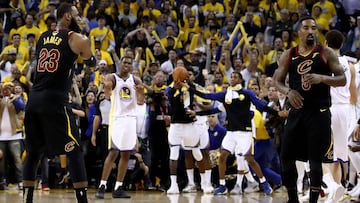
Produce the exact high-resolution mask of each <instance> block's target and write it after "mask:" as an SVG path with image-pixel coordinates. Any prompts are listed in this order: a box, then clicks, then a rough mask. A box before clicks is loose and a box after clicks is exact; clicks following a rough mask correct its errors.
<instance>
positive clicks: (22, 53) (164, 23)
mask: <svg viewBox="0 0 360 203" xmlns="http://www.w3.org/2000/svg"><path fill="white" fill-rule="evenodd" d="M61 1H62V0H41V1H37V0H1V1H0V37H1V39H2V41H1V43H0V50H2V51H1V54H0V58H1V61H0V79H1V82H2V84H6V86H4V85H2V87H9V86H10V87H11V88H12V91H13V93H12V94H14V95H17V96H21V97H22V99H23V101H24V103H25V104H26V100H27V93H28V92H29V90H30V89H31V85H32V83H31V79H32V70H33V68H34V63H33V62H34V60H35V56H36V52H35V49H36V43H37V40H38V39H39V36H40V35H41V33H42V32H44V31H46V30H48V29H55V28H56V8H57V6H58V5H59V3H60V2H61ZM73 3H74V5H76V6H77V8H78V10H79V12H80V15H81V16H80V17H79V18H78V19H77V20H78V24H79V25H80V27H81V30H78V31H79V32H81V33H83V34H84V35H86V36H88V37H89V38H90V40H91V43H92V51H93V54H94V56H95V57H96V59H97V64H98V65H97V67H96V68H95V69H92V68H88V67H86V66H85V65H84V64H83V61H82V60H81V59H79V60H77V63H76V64H74V65H75V70H76V74H75V76H74V79H73V81H74V83H73V90H72V92H70V100H71V102H72V103H75V104H74V109H78V110H80V111H83V112H84V114H82V113H79V114H78V115H80V116H79V118H78V121H79V122H78V125H79V130H80V134H81V139H82V145H83V149H84V158H85V160H86V166H87V170H88V177H89V182H90V184H91V185H93V186H97V185H98V184H99V178H100V175H101V168H102V164H103V163H104V159H105V157H106V153H107V148H106V140H107V138H106V137H105V136H100V135H104V133H103V132H102V131H101V129H102V125H107V124H106V123H104V122H100V123H99V126H97V127H96V128H95V129H93V123H94V120H96V119H94V118H96V116H99V115H100V114H102V113H103V112H101V113H100V112H99V111H104V109H103V108H101V107H102V104H103V102H102V99H103V97H104V95H103V94H102V93H103V81H104V77H105V75H106V74H108V73H112V72H116V71H118V70H119V69H120V68H121V67H120V60H119V59H121V58H122V57H123V56H130V57H132V58H133V74H134V75H137V76H139V77H140V78H142V80H143V82H144V84H145V86H146V92H147V94H148V98H147V104H146V105H147V107H146V109H147V113H144V115H143V116H147V117H146V119H144V123H143V124H141V125H138V127H139V129H138V137H139V141H140V147H139V149H138V152H139V153H141V154H142V158H143V159H144V162H145V163H146V165H147V167H148V168H147V167H143V168H142V169H143V170H144V171H145V172H146V173H143V174H144V175H146V177H145V178H144V181H143V183H144V184H143V185H142V186H143V187H145V188H149V187H150V186H158V187H159V188H163V189H164V188H166V187H167V186H168V184H169V169H168V161H169V160H168V159H169V157H168V154H169V152H168V149H167V146H166V145H167V127H168V125H169V123H168V121H167V119H165V118H164V116H169V115H170V112H169V109H170V108H168V104H167V102H166V98H164V97H163V94H162V92H163V91H164V90H165V88H166V87H167V86H168V85H170V84H171V82H172V75H171V74H172V72H173V70H174V68H175V67H177V66H184V67H186V68H188V69H191V70H192V72H193V73H194V76H195V83H197V84H198V85H200V86H203V87H204V89H206V90H207V91H209V92H218V91H222V90H225V89H226V88H227V87H228V86H229V79H230V75H231V73H232V72H233V71H238V72H241V74H242V76H243V78H244V80H245V88H249V89H251V90H253V91H255V93H256V95H257V96H258V97H259V98H260V99H263V100H266V101H267V102H269V104H270V105H273V106H277V108H279V109H283V108H285V107H284V103H283V100H284V95H282V94H281V93H279V92H278V91H277V90H276V88H275V87H274V85H273V84H272V78H271V77H272V76H273V74H274V72H275V70H276V69H277V61H278V59H279V57H280V55H281V54H282V52H283V51H284V50H286V49H288V48H290V47H293V46H296V45H297V42H298V38H297V32H296V31H297V27H298V20H299V19H300V18H301V17H303V16H312V17H314V18H315V19H316V23H317V26H318V31H319V32H318V38H317V42H318V43H320V44H321V43H323V42H324V36H325V34H326V32H327V31H329V30H330V29H338V30H340V31H341V32H342V33H344V35H345V36H346V43H345V45H344V46H343V48H342V51H343V52H344V53H348V54H350V53H353V54H352V55H353V56H355V57H356V56H357V57H360V53H359V52H358V50H359V48H360V47H359V40H360V12H358V10H357V9H359V10H360V2H358V1H355V0H353V1H351V0H342V1H341V0H333V1H332V0H320V1H317V0H98V1H90V0H78V1H74V2H73ZM349 5H351V6H349ZM234 30H235V31H234ZM8 82H10V83H8ZM150 104H153V105H155V108H154V112H152V113H154V115H152V114H151V113H150V114H149V111H150V108H148V107H149V106H150ZM104 105H105V104H104ZM75 106H76V107H75ZM98 109H100V110H98ZM19 111H20V110H18V111H17V112H9V113H19ZM105 111H106V110H105ZM4 115H5V113H3V112H1V115H0V118H2V117H4ZM157 116H162V117H163V119H162V120H163V121H164V122H159V119H156V118H157ZM100 117H101V116H100ZM264 118H265V121H267V117H266V116H264ZM151 119H154V120H151ZM0 120H2V122H4V119H0ZM7 120H9V119H7ZM7 120H6V121H7ZM160 120H161V119H160ZM218 120H219V124H220V125H222V126H226V120H225V115H223V114H219V115H218ZM270 120H271V119H270ZM9 122H11V121H10V120H9ZM97 122H99V121H98V120H97ZM280 123H281V122H280ZM273 124H274V123H270V124H268V125H267V133H268V137H266V138H264V139H271V140H273V142H272V143H273V144H274V145H273V148H274V149H276V148H277V147H278V144H279V143H278V142H279V136H280V135H279V134H280V133H279V132H280V131H281V130H279V128H281V125H279V124H277V125H273ZM2 128H3V123H1V127H0V143H3V142H9V141H13V138H11V137H10V138H9V136H2V133H1V131H2V130H3V129H2ZM92 136H97V139H96V141H95V140H92ZM259 139H263V138H259ZM16 141H18V142H19V143H22V138H21V137H17V139H16ZM2 146H5V145H0V150H2V151H3V152H5V153H4V155H6V154H13V156H14V157H11V156H4V157H3V159H2V160H1V161H0V162H4V161H6V164H3V166H4V168H5V166H6V168H16V169H19V167H20V166H19V164H18V163H17V162H16V160H17V159H16V158H15V156H19V155H20V154H21V153H20V152H18V153H13V148H12V147H11V145H9V146H8V147H6V148H1V147H2ZM275 152H276V150H275ZM275 152H274V157H273V159H272V160H271V161H274V162H275V164H272V167H273V168H272V170H274V171H277V172H279V168H278V163H277V164H276V156H277V155H276V153H275ZM164 155H165V156H164ZM166 155H167V156H166ZM255 157H256V156H255ZM51 158H52V159H50V162H49V163H50V174H49V176H47V177H46V176H45V177H44V178H42V179H43V180H42V181H43V182H45V184H43V188H45V189H46V188H48V187H49V186H51V187H55V186H56V183H54V184H52V182H51V181H52V180H55V179H57V180H56V181H58V180H59V179H60V180H62V182H64V181H63V175H64V174H65V175H66V174H67V172H62V171H61V170H60V164H59V162H60V161H57V160H58V159H57V158H56V157H51ZM138 159H139V157H138V155H136V156H134V160H138ZM13 163H16V164H13ZM131 163H132V165H130V164H129V170H130V171H134V167H139V163H135V162H131ZM180 163H181V162H180ZM45 164H46V163H45ZM266 164H267V163H265V165H266ZM56 165H59V166H56ZM179 165H180V166H181V164H179ZM0 166H2V165H1V164H0ZM48 167H49V166H48ZM20 168H21V167H20ZM45 168H46V165H45ZM180 168H181V167H180ZM149 169H150V170H149ZM19 170H21V169H19ZM54 171H55V172H54ZM148 171H149V173H148ZM51 173H54V174H55V175H52V174H51ZM63 173H64V174H63ZM17 174H18V173H17ZM17 174H14V173H12V172H11V170H5V169H0V178H1V180H0V184H1V185H0V189H4V188H5V186H8V184H9V183H15V184H17V183H21V177H19V175H17ZM147 174H149V175H147ZM181 175H184V176H186V174H185V173H184V174H182V173H179V176H181ZM132 178H134V177H132V176H131V175H129V179H132ZM5 179H6V180H5ZM48 179H50V181H49V180H48ZM136 180H138V178H136ZM56 181H55V182H56ZM130 182H131V181H130ZM137 182H138V181H137ZM271 184H272V185H274V187H275V186H276V187H277V186H278V185H279V184H281V182H279V181H276V182H272V183H271ZM185 185H186V183H183V186H185ZM19 187H21V184H19ZM129 187H130V188H132V189H139V188H142V187H141V186H140V185H137V187H135V186H134V184H133V183H132V182H131V183H130V186H129ZM108 188H111V187H108Z"/></svg>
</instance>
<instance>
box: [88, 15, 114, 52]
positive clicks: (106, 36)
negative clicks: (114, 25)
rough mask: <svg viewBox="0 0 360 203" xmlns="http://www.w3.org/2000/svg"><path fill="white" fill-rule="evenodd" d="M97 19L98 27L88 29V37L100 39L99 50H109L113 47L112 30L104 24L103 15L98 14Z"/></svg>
mask: <svg viewBox="0 0 360 203" xmlns="http://www.w3.org/2000/svg"><path fill="white" fill-rule="evenodd" d="M97 20H98V24H99V27H96V28H93V29H92V30H91V31H90V34H89V37H93V38H95V39H100V41H101V50H102V51H107V52H109V50H111V49H113V48H115V37H114V32H113V31H112V30H111V29H110V27H108V26H106V19H105V16H103V15H100V16H99V17H98V19H97Z"/></svg>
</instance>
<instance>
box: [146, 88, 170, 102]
mask: <svg viewBox="0 0 360 203" xmlns="http://www.w3.org/2000/svg"><path fill="white" fill-rule="evenodd" d="M165 101H166V97H165V93H164V92H163V91H154V90H152V91H149V92H148V93H146V103H147V104H154V105H161V104H163V102H165Z"/></svg>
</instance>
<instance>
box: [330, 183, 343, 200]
mask: <svg viewBox="0 0 360 203" xmlns="http://www.w3.org/2000/svg"><path fill="white" fill-rule="evenodd" d="M344 193H345V188H344V187H343V186H342V185H341V184H337V185H336V188H334V191H333V196H332V199H333V200H334V201H335V202H338V201H339V200H340V199H341V198H342V196H344Z"/></svg>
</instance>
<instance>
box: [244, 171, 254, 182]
mask: <svg viewBox="0 0 360 203" xmlns="http://www.w3.org/2000/svg"><path fill="white" fill-rule="evenodd" d="M245 177H246V180H247V181H249V182H251V183H253V182H255V179H254V177H253V176H252V174H251V173H250V172H247V173H246V174H245Z"/></svg>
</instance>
